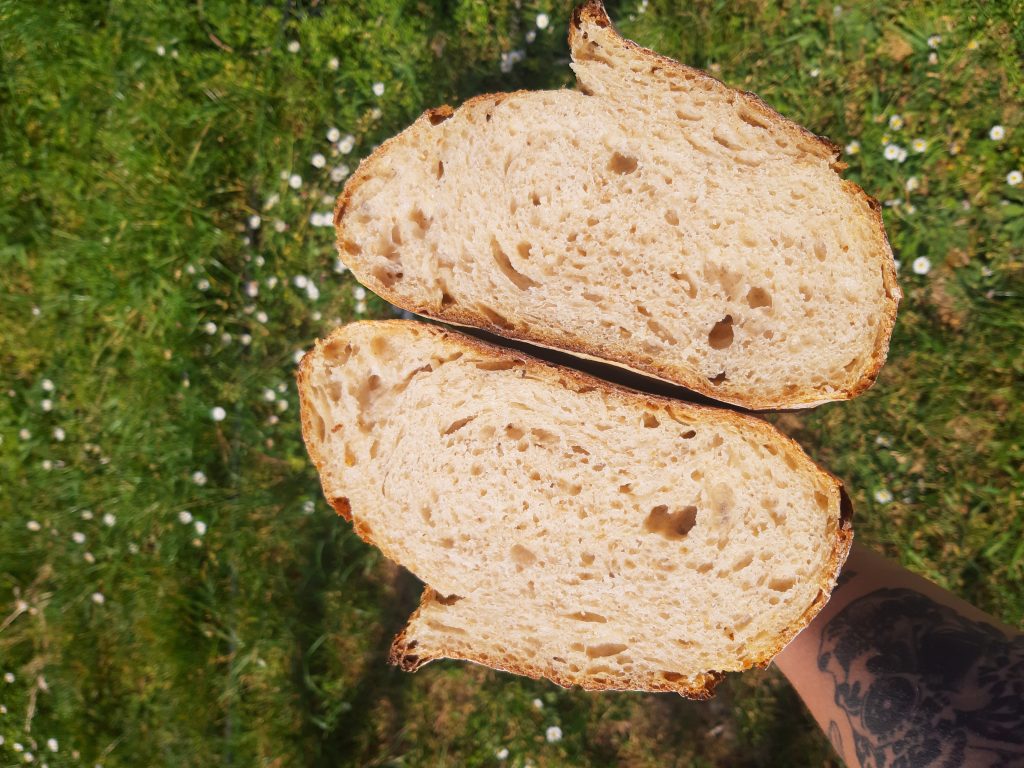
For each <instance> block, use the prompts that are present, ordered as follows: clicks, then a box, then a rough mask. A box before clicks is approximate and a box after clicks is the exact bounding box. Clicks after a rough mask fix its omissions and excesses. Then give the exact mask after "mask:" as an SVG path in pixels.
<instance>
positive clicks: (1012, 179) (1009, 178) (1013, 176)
mask: <svg viewBox="0 0 1024 768" xmlns="http://www.w3.org/2000/svg"><path fill="white" fill-rule="evenodd" d="M1022 181H1024V175H1022V174H1021V172H1020V171H1010V172H1009V173H1008V174H1006V183H1007V184H1009V185H1010V186H1011V187H1016V186H1017V185H1018V184H1020V183H1021V182H1022Z"/></svg>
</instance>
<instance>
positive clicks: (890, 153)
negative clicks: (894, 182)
mask: <svg viewBox="0 0 1024 768" xmlns="http://www.w3.org/2000/svg"><path fill="white" fill-rule="evenodd" d="M882 155H883V156H884V157H885V159H886V160H895V159H896V158H898V157H899V156H900V148H899V146H897V145H896V144H887V145H886V147H885V149H884V150H882Z"/></svg>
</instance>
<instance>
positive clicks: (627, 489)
mask: <svg viewBox="0 0 1024 768" xmlns="http://www.w3.org/2000/svg"><path fill="white" fill-rule="evenodd" d="M632 492H633V484H632V483H624V484H623V485H620V486H619V493H632Z"/></svg>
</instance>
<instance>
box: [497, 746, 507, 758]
mask: <svg viewBox="0 0 1024 768" xmlns="http://www.w3.org/2000/svg"><path fill="white" fill-rule="evenodd" d="M494 756H495V757H496V758H498V759H499V760H508V749H507V748H506V747H502V748H501V749H499V750H498V751H497V752H495V753H494Z"/></svg>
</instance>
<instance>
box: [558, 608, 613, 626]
mask: <svg viewBox="0 0 1024 768" xmlns="http://www.w3.org/2000/svg"><path fill="white" fill-rule="evenodd" d="M565 618H567V619H574V620H575V621H589V622H591V623H593V624H605V623H607V622H608V619H606V618H605V617H604V616H602V615H601V614H600V613H591V612H590V611H577V612H576V613H568V614H566V616H565Z"/></svg>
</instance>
